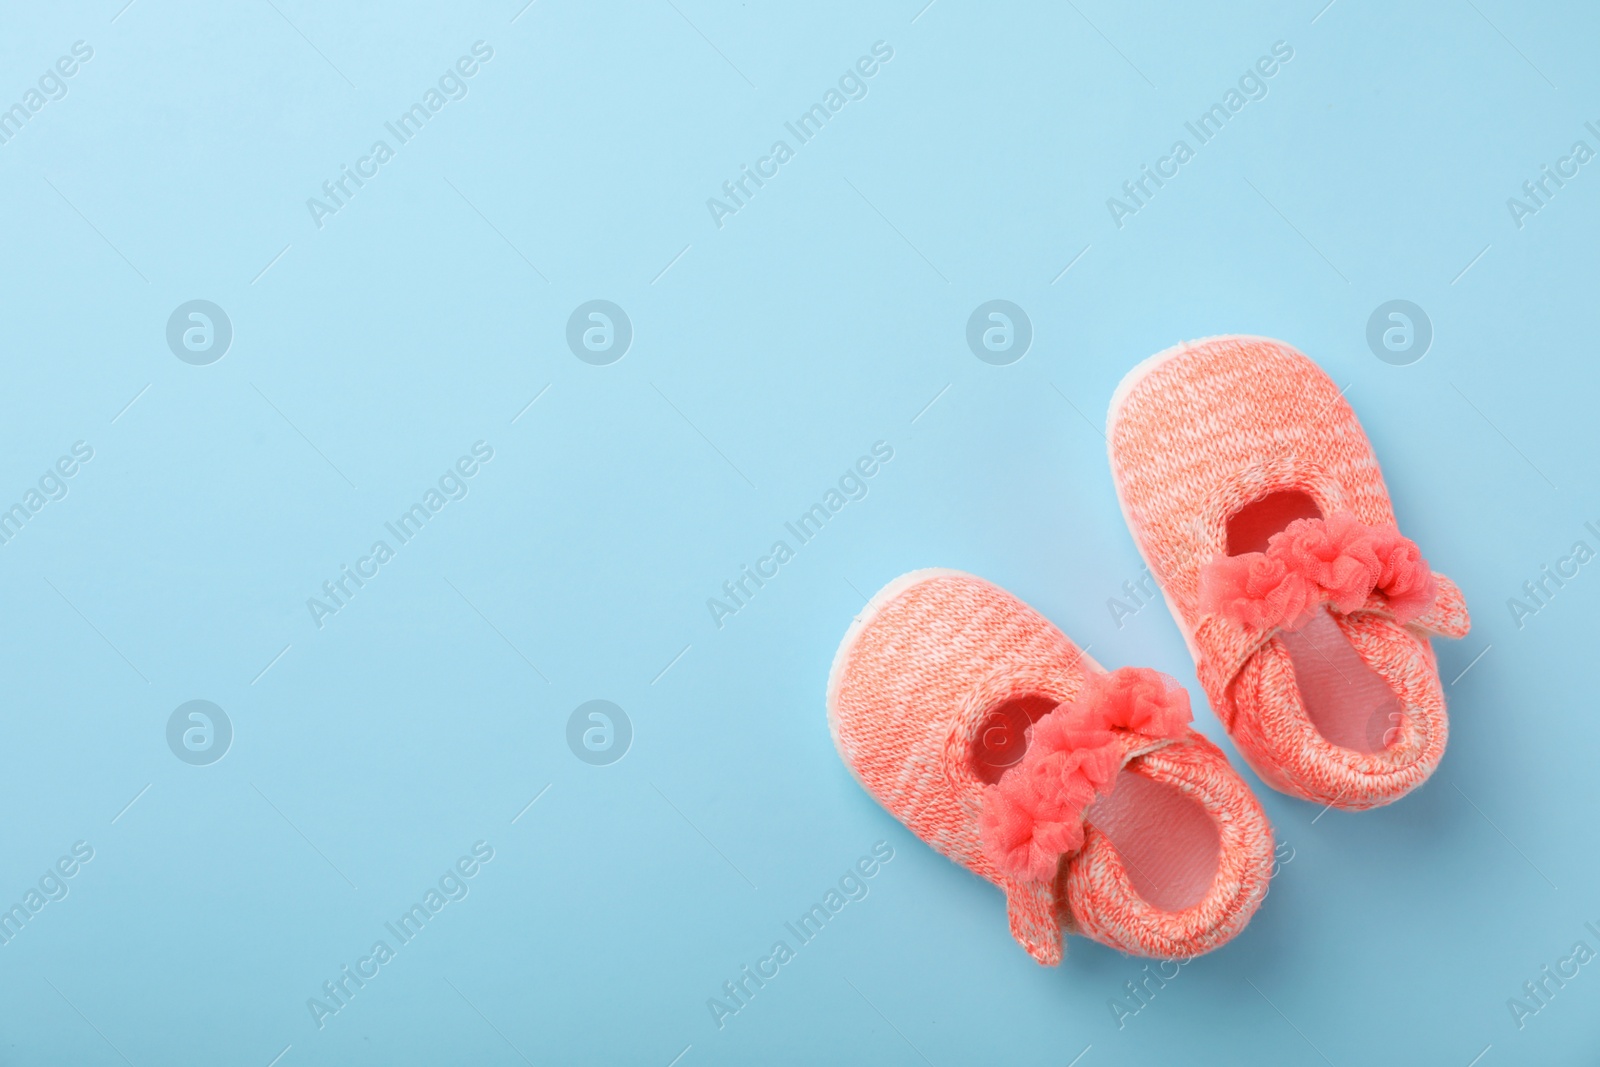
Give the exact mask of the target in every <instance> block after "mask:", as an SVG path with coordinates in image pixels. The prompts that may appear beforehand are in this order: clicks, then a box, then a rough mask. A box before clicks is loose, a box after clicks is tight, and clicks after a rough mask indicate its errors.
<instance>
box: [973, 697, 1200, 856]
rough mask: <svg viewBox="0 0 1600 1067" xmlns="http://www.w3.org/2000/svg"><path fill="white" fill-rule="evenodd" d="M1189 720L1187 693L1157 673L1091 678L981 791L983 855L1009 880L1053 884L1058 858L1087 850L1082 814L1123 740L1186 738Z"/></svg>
mask: <svg viewBox="0 0 1600 1067" xmlns="http://www.w3.org/2000/svg"><path fill="white" fill-rule="evenodd" d="M1190 718H1191V716H1190V711H1189V694H1188V693H1187V692H1185V691H1184V689H1183V687H1181V686H1179V685H1178V684H1177V683H1176V682H1174V681H1172V680H1171V679H1170V678H1167V677H1166V676H1165V675H1163V674H1161V673H1160V672H1158V671H1153V670H1150V669H1149V668H1144V667H1123V668H1120V669H1118V670H1116V671H1112V672H1111V673H1109V674H1096V675H1094V676H1092V677H1091V678H1090V679H1089V680H1088V681H1087V682H1086V683H1085V684H1084V688H1083V691H1082V692H1081V693H1079V694H1078V699H1077V700H1075V701H1073V702H1072V703H1070V704H1061V705H1058V706H1057V707H1056V708H1054V709H1053V710H1052V711H1050V712H1049V713H1048V714H1046V715H1045V716H1044V717H1042V718H1041V719H1039V721H1038V722H1036V723H1034V724H1033V726H1032V727H1030V729H1029V734H1028V750H1027V752H1025V753H1024V754H1023V757H1022V759H1021V761H1019V762H1018V763H1017V764H1016V766H1014V767H1012V768H1011V769H1010V770H1008V771H1007V772H1006V773H1005V774H1004V775H1003V776H1002V777H1001V779H1000V781H999V782H998V783H996V784H994V785H991V786H989V787H987V788H986V789H985V790H984V797H983V811H982V812H981V814H980V816H979V819H978V829H979V835H980V838H981V840H982V843H983V848H984V851H985V853H987V855H988V856H989V858H990V859H991V860H992V861H993V863H994V865H995V866H996V867H997V868H999V869H1000V871H1001V872H1002V873H1003V874H1006V875H1008V876H1010V877H1012V878H1018V879H1025V880H1029V881H1048V880H1050V879H1051V878H1053V877H1054V876H1055V871H1056V867H1057V866H1058V865H1059V863H1060V860H1061V857H1062V856H1065V855H1068V854H1070V853H1073V852H1076V851H1077V850H1078V849H1079V848H1081V847H1082V846H1083V835H1084V823H1083V815H1084V812H1085V810H1087V809H1088V807H1089V805H1090V804H1092V803H1094V799H1095V797H1096V796H1098V795H1100V794H1103V793H1105V792H1108V791H1109V790H1110V787H1111V783H1112V781H1113V780H1114V779H1115V778H1116V776H1117V771H1118V770H1120V769H1121V765H1122V754H1123V744H1122V738H1121V737H1120V736H1119V735H1122V734H1127V733H1133V734H1138V735H1140V736H1142V737H1148V738H1151V739H1162V738H1177V737H1182V736H1183V734H1184V732H1185V731H1186V730H1187V729H1188V725H1189V722H1190Z"/></svg>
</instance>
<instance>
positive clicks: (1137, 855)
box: [1087, 767, 1222, 911]
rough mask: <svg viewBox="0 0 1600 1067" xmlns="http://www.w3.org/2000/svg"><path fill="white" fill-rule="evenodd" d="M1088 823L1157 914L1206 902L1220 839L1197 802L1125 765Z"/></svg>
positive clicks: (1218, 858) (1095, 805)
mask: <svg viewBox="0 0 1600 1067" xmlns="http://www.w3.org/2000/svg"><path fill="white" fill-rule="evenodd" d="M1087 818H1088V821H1089V825H1091V826H1093V827H1094V828H1095V829H1096V830H1099V831H1100V832H1101V833H1103V834H1105V835H1106V837H1108V838H1110V840H1111V844H1112V845H1114V846H1115V847H1116V850H1117V854H1118V855H1119V856H1121V857H1122V862H1123V864H1124V865H1125V866H1126V868H1127V871H1128V878H1129V880H1130V881H1131V882H1132V883H1133V888H1134V891H1135V892H1136V893H1138V894H1139V896H1140V897H1142V898H1143V899H1144V900H1145V901H1146V902H1147V903H1148V904H1150V905H1151V906H1152V907H1154V908H1158V909H1160V910H1161V911H1183V910H1184V909H1185V908H1191V907H1193V906H1194V905H1196V904H1198V903H1200V901H1201V900H1202V899H1204V897H1205V895H1206V893H1207V892H1209V891H1210V889H1211V884H1212V882H1213V881H1215V880H1216V877H1217V865H1218V863H1219V862H1220V861H1221V857H1222V840H1221V837H1220V836H1219V835H1218V833H1217V825H1216V823H1215V822H1213V821H1212V819H1211V816H1210V815H1208V814H1207V813H1206V810H1205V809H1204V808H1203V807H1201V806H1200V803H1199V801H1197V800H1195V799H1194V798H1193V797H1191V796H1189V795H1188V794H1187V793H1184V792H1183V791H1182V790H1180V789H1178V788H1177V787H1176V786H1172V785H1168V784H1167V783H1165V782H1157V781H1154V780H1153V779H1150V778H1146V777H1145V776H1144V775H1142V774H1138V773H1136V772H1134V771H1131V770H1128V769H1127V768H1126V767H1125V768H1123V769H1122V771H1121V772H1119V773H1118V774H1117V777H1116V780H1115V781H1114V782H1113V783H1112V789H1111V792H1110V793H1109V794H1107V795H1106V796H1103V797H1101V798H1100V799H1098V800H1096V801H1095V802H1094V803H1093V804H1091V805H1090V806H1089V811H1088V813H1087Z"/></svg>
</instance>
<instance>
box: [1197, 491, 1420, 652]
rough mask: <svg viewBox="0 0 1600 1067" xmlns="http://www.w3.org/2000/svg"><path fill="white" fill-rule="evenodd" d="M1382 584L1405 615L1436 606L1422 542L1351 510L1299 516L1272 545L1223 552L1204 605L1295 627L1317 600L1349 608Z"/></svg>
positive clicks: (1208, 570)
mask: <svg viewBox="0 0 1600 1067" xmlns="http://www.w3.org/2000/svg"><path fill="white" fill-rule="evenodd" d="M1375 592H1379V593H1382V594H1383V596H1384V599H1385V601H1386V602H1387V604H1388V607H1389V610H1390V612H1391V613H1392V614H1393V615H1394V617H1395V619H1396V620H1397V621H1399V622H1402V623H1405V622H1410V621H1411V620H1412V619H1415V618H1417V617H1418V616H1420V615H1422V614H1423V613H1424V612H1426V611H1427V610H1428V609H1429V608H1430V607H1432V605H1433V602H1434V600H1435V598H1436V597H1437V595H1438V588H1437V583H1436V582H1435V580H1434V577H1433V572H1432V570H1430V569H1429V567H1428V562H1427V560H1425V559H1423V558H1422V551H1421V550H1420V549H1419V548H1417V546H1416V544H1415V542H1413V541H1411V540H1410V539H1409V538H1407V537H1405V536H1403V535H1402V534H1401V533H1400V531H1399V530H1397V529H1395V527H1394V526H1393V524H1390V523H1384V524H1382V525H1378V526H1369V525H1367V524H1366V523H1363V522H1361V521H1360V520H1359V519H1357V518H1356V517H1355V515H1353V514H1352V513H1350V512H1348V511H1340V512H1335V513H1334V514H1333V515H1331V516H1329V517H1328V518H1326V519H1296V520H1295V521H1294V522H1291V523H1290V524H1289V525H1288V526H1286V527H1284V528H1283V529H1282V530H1280V531H1278V532H1277V533H1276V534H1273V535H1272V538H1271V539H1270V540H1269V541H1268V542H1267V549H1266V551H1265V552H1249V553H1245V554H1243V555H1239V556H1222V557H1219V558H1218V559H1215V560H1213V561H1212V562H1210V563H1208V564H1206V565H1205V567H1203V568H1202V569H1201V572H1200V610H1201V611H1203V612H1206V613H1208V614H1215V615H1220V616H1222V617H1224V618H1227V619H1231V620H1233V621H1234V622H1236V623H1238V624H1239V625H1241V626H1243V627H1245V628H1247V629H1252V630H1266V629H1272V628H1274V627H1283V628H1285V629H1296V628H1298V627H1299V626H1301V625H1303V624H1304V622H1305V621H1306V620H1307V619H1309V618H1310V609H1311V608H1314V607H1316V606H1317V605H1318V604H1329V605H1331V606H1332V607H1333V609H1334V610H1335V611H1338V612H1340V613H1341V614H1349V613H1350V612H1352V611H1356V610H1358V609H1360V608H1361V607H1362V606H1363V605H1364V604H1366V602H1367V599H1368V598H1369V597H1371V596H1372V594H1373V593H1375Z"/></svg>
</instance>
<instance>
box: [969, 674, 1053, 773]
mask: <svg viewBox="0 0 1600 1067" xmlns="http://www.w3.org/2000/svg"><path fill="white" fill-rule="evenodd" d="M1055 706H1056V702H1055V701H1054V700H1051V699H1050V698H1049V697H1047V696H1042V695H1039V694H1030V695H1028V696H1020V697H1014V698H1012V699H1010V700H1007V701H1004V702H1003V703H1000V704H997V705H995V706H994V708H992V709H991V710H990V711H989V715H988V717H987V718H986V719H984V722H983V727H982V729H980V730H979V731H978V733H977V736H976V737H974V738H973V740H972V753H971V755H970V757H969V759H968V762H969V763H970V764H971V766H972V773H973V774H974V775H976V776H977V779H978V781H980V782H982V783H984V784H985V785H993V784H994V783H996V782H998V781H999V780H1000V776H1001V775H1002V774H1005V773H1006V771H1008V770H1010V769H1011V768H1012V767H1014V766H1016V764H1017V763H1019V762H1020V761H1021V760H1022V755H1023V753H1025V752H1027V751H1028V728H1029V727H1030V726H1032V725H1033V724H1034V723H1036V722H1038V721H1039V720H1040V719H1041V718H1043V717H1044V716H1045V715H1046V714H1047V713H1048V712H1049V711H1050V710H1051V709H1052V708H1054V707H1055Z"/></svg>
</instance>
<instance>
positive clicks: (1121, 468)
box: [1108, 337, 1469, 808]
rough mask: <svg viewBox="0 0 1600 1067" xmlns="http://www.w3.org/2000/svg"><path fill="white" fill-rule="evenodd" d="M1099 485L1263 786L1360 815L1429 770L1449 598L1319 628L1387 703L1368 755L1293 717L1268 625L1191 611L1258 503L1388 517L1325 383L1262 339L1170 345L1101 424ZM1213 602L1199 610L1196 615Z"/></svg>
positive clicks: (1359, 442)
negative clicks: (1109, 486)
mask: <svg viewBox="0 0 1600 1067" xmlns="http://www.w3.org/2000/svg"><path fill="white" fill-rule="evenodd" d="M1108 442H1109V447H1110V452H1111V468H1112V475H1113V477H1114V479H1115V481H1116V484H1117V491H1118V495H1119V497H1120V499H1121V501H1122V505H1123V511H1124V513H1125V514H1126V516H1127V518H1128V522H1129V526H1130V527H1131V529H1132V532H1133V535H1134V539H1135V540H1136V541H1137V542H1138V545H1139V550H1140V551H1141V552H1142V553H1143V554H1144V557H1145V559H1146V561H1148V563H1149V564H1150V569H1151V573H1152V574H1153V575H1154V577H1155V579H1156V581H1157V583H1158V584H1159V585H1160V586H1161V588H1162V590H1163V592H1164V593H1165V594H1166V596H1167V599H1168V601H1169V602H1170V603H1171V604H1172V606H1173V608H1174V610H1175V611H1176V613H1177V614H1178V616H1179V621H1180V624H1181V625H1182V626H1183V627H1184V629H1185V632H1186V633H1188V634H1189V635H1190V640H1191V646H1192V647H1193V648H1194V650H1195V652H1196V656H1197V661H1198V662H1197V663H1196V671H1197V673H1198V675H1199V678H1200V682H1201V684H1202V686H1204V688H1205V691H1206V695H1207V697H1208V698H1209V699H1210V701H1211V706H1212V708H1213V709H1214V710H1215V711H1216V713H1217V715H1218V717H1219V718H1220V719H1221V720H1222V722H1223V725H1224V726H1226V727H1227V728H1228V730H1229V732H1230V733H1231V734H1232V736H1233V738H1234V740H1235V742H1237V743H1238V745H1239V749H1240V751H1241V752H1242V753H1243V754H1244V756H1245V758H1246V759H1247V760H1249V761H1250V763H1251V765H1252V766H1253V767H1255V769H1256V770H1257V772H1258V773H1260V774H1261V776H1262V777H1263V778H1264V779H1266V780H1267V781H1268V782H1269V783H1271V784H1272V785H1273V786H1274V787H1275V788H1277V789H1280V790H1282V791H1284V792H1287V793H1290V794H1292V795H1295V796H1299V797H1303V798H1305V799H1307V800H1312V801H1315V802H1317V803H1322V804H1332V805H1335V806H1338V807H1345V808H1368V807H1373V806H1376V805H1379V804H1386V803H1388V802H1390V801H1393V800H1396V799H1398V798H1399V797H1400V796H1403V795H1404V794H1405V793H1406V792H1408V791H1410V790H1411V789H1413V788H1415V787H1416V786H1418V785H1420V784H1421V783H1422V782H1423V781H1425V780H1426V779H1427V777H1428V776H1429V775H1430V774H1432V773H1433V770H1434V768H1435V767H1437V766H1438V763H1439V760H1440V758H1441V757H1442V756H1443V754H1444V746H1445V739H1446V735H1447V733H1448V722H1447V720H1446V717H1445V707H1444V693H1443V690H1442V687H1441V685H1440V683H1439V675H1438V668H1437V666H1436V664H1435V661H1434V658H1433V651H1432V649H1431V647H1430V645H1429V637H1430V635H1432V634H1444V635H1448V636H1452V637H1459V636H1461V635H1462V634H1464V633H1466V631H1467V627H1468V625H1469V621H1468V617H1467V610H1466V604H1465V602H1464V601H1463V600H1462V597H1461V592H1460V590H1459V589H1457V588H1456V586H1455V585H1454V584H1453V583H1451V582H1450V581H1449V579H1447V578H1445V577H1444V576H1443V575H1439V574H1435V575H1434V576H1433V577H1434V581H1435V583H1436V595H1435V599H1434V602H1433V606H1432V608H1431V609H1429V610H1428V611H1427V612H1426V613H1425V614H1423V615H1422V616H1421V617H1419V618H1415V619H1411V620H1410V621H1409V622H1408V623H1406V624H1402V623H1400V622H1398V621H1396V619H1395V617H1394V611H1393V610H1392V607H1391V605H1390V604H1389V603H1388V601H1387V600H1386V598H1385V596H1384V594H1383V593H1382V592H1381V591H1374V592H1373V593H1372V594H1371V595H1370V596H1369V597H1367V598H1366V600H1365V602H1364V603H1362V604H1361V605H1360V606H1359V607H1356V608H1354V610H1348V611H1340V610H1338V608H1339V607H1340V606H1343V607H1346V608H1348V607H1349V605H1348V604H1346V605H1336V606H1335V610H1334V612H1333V618H1334V620H1335V621H1336V622H1337V624H1338V626H1339V627H1340V629H1341V630H1342V632H1343V634H1344V636H1345V637H1346V638H1347V639H1348V640H1349V641H1350V642H1351V644H1352V645H1353V646H1354V648H1355V650H1356V652H1357V653H1358V654H1359V655H1360V656H1361V658H1362V659H1363V660H1364V661H1365V662H1366V664H1367V665H1368V666H1369V667H1370V668H1371V669H1372V670H1373V671H1375V672H1376V673H1377V674H1378V675H1379V676H1380V677H1381V678H1382V679H1383V680H1384V681H1385V682H1386V683H1387V684H1388V686H1389V687H1390V688H1391V689H1392V690H1393V691H1394V692H1395V694H1396V695H1397V696H1398V697H1399V699H1400V703H1401V707H1402V709H1403V713H1402V716H1401V719H1402V721H1401V722H1400V723H1398V724H1396V726H1395V728H1394V729H1392V730H1388V731H1386V736H1387V737H1389V738H1390V741H1391V743H1389V744H1388V745H1387V747H1385V748H1384V749H1383V750H1382V751H1379V752H1373V753H1361V752H1356V751H1353V750H1351V749H1347V748H1341V747H1339V746H1337V745H1333V744H1331V743H1330V742H1328V741H1327V740H1326V739H1324V738H1323V737H1322V735H1321V734H1320V733H1319V732H1318V731H1317V729H1316V728H1315V727H1314V726H1313V724H1312V723H1311V721H1310V718H1309V717H1308V715H1307V713H1306V710H1305V706H1304V703H1303V701H1302V698H1301V694H1300V692H1299V689H1298V684H1297V681H1296V675H1295V671H1294V666H1293V663H1292V661H1291V659H1290V656H1289V652H1288V650H1287V649H1286V648H1285V646H1284V643H1283V641H1282V640H1281V639H1280V638H1279V637H1278V636H1277V629H1276V628H1275V627H1270V626H1265V627H1263V626H1251V625H1245V624H1244V623H1243V622H1242V621H1241V620H1240V619H1239V618H1236V617H1227V616H1225V615H1224V614H1218V613H1214V612H1207V611H1206V610H1204V607H1205V606H1206V605H1203V604H1202V601H1201V589H1200V583H1201V574H1202V571H1203V569H1204V568H1205V567H1206V566H1207V565H1208V564H1213V563H1215V562H1216V561H1218V560H1220V559H1222V558H1224V557H1225V556H1226V555H1227V523H1228V520H1229V518H1230V517H1231V516H1233V515H1234V514H1235V513H1237V512H1239V511H1240V510H1241V509H1242V508H1244V507H1245V506H1246V505H1249V504H1251V503H1253V502H1255V501H1258V500H1261V499H1262V498H1264V497H1267V496H1268V495H1269V494H1273V493H1280V492H1293V491H1299V492H1301V493H1304V494H1306V495H1308V496H1309V497H1311V499H1312V500H1313V501H1315V503H1316V505H1317V507H1318V508H1319V509H1320V511H1321V513H1322V515H1323V516H1325V517H1331V516H1334V515H1336V514H1339V513H1349V516H1350V518H1351V519H1352V520H1353V521H1356V522H1359V523H1361V524H1365V525H1366V526H1369V527H1376V528H1382V529H1392V528H1393V527H1394V523H1395V518H1394V512H1393V509H1392V507H1391V506H1390V501H1389V492H1388V490H1387V488H1386V487H1385V486H1384V482H1383V475H1382V473H1381V472H1380V470H1379V468H1378V461H1377V458H1376V457H1375V456H1374V455H1373V452H1372V447H1371V445H1370V444H1369V443H1368V441H1367V437H1366V434H1365V433H1364V432H1363V431H1362V429H1361V424H1360V423H1359V422H1358V421H1357V420H1356V416H1355V413H1354V412H1353V411H1352V410H1351V408H1350V405H1349V404H1347V403H1346V402H1345V400H1344V398H1343V397H1342V396H1341V395H1340V391H1339V389H1338V387H1337V386H1336V385H1334V383H1333V382H1332V380H1330V379H1329V378H1328V376H1327V375H1326V374H1324V373H1323V372H1322V370H1321V369H1320V368H1319V367H1317V365H1316V364H1314V363H1312V362H1311V361H1310V360H1309V359H1307V358H1306V357H1305V356H1303V355H1301V354H1300V353H1298V352H1296V351H1295V350H1294V349H1292V348H1290V347H1289V346H1287V345H1285V344H1282V343H1281V342H1277V341H1270V340H1265V339H1261V338H1244V337H1223V338H1215V339H1212V340H1207V341H1200V342H1195V343H1194V344H1192V345H1184V346H1180V348H1179V349H1178V350H1177V351H1175V353H1174V354H1172V355H1171V356H1170V357H1169V358H1166V359H1164V360H1162V361H1161V362H1159V363H1157V364H1156V365H1154V366H1153V367H1149V368H1146V370H1145V372H1144V373H1143V375H1142V377H1140V378H1139V379H1138V380H1137V381H1136V382H1135V383H1133V384H1132V386H1131V388H1128V389H1127V390H1126V395H1125V396H1124V397H1123V399H1122V401H1121V403H1120V404H1119V405H1118V407H1117V408H1115V409H1114V410H1113V412H1112V414H1111V419H1110V426H1109V427H1108ZM1210 606H1215V605H1210Z"/></svg>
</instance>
